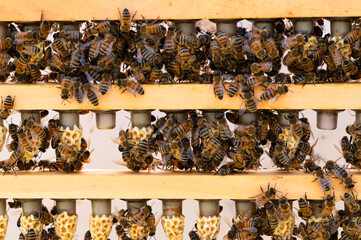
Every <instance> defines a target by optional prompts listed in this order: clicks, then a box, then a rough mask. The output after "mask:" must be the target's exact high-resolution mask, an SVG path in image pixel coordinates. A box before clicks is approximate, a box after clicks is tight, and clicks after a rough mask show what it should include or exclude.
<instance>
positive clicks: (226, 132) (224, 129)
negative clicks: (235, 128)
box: [216, 113, 232, 141]
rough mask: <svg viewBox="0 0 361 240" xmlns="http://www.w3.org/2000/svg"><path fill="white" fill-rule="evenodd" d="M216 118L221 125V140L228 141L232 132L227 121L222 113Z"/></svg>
mask: <svg viewBox="0 0 361 240" xmlns="http://www.w3.org/2000/svg"><path fill="white" fill-rule="evenodd" d="M216 118H217V122H218V125H219V136H220V138H221V140H223V141H227V140H228V139H229V138H230V137H231V136H232V132H231V130H230V129H229V126H228V124H227V120H226V118H225V117H224V115H223V114H222V113H220V114H218V115H217V116H216Z"/></svg>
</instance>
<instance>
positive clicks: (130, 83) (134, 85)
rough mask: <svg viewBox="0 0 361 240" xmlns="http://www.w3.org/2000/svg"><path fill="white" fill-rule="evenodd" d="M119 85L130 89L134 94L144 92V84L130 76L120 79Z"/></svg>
mask: <svg viewBox="0 0 361 240" xmlns="http://www.w3.org/2000/svg"><path fill="white" fill-rule="evenodd" d="M118 86H119V87H123V88H125V90H128V91H129V92H130V93H131V94H133V95H134V96H138V95H143V94H144V89H143V88H142V86H140V85H139V84H138V82H137V81H136V80H135V79H129V78H126V79H120V80H119V81H118ZM125 90H124V91H125Z"/></svg>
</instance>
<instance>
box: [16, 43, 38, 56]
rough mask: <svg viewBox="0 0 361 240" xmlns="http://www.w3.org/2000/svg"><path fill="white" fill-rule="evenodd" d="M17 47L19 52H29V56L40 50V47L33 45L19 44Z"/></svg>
mask: <svg viewBox="0 0 361 240" xmlns="http://www.w3.org/2000/svg"><path fill="white" fill-rule="evenodd" d="M16 49H17V50H18V52H21V53H22V54H27V55H29V56H32V55H35V54H38V53H39V52H40V48H39V47H37V46H33V45H17V46H16Z"/></svg>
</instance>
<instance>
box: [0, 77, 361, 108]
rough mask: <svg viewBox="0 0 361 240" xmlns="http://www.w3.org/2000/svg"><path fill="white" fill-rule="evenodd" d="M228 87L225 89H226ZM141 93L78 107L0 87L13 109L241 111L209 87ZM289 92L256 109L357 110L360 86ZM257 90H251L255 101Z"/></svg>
mask: <svg viewBox="0 0 361 240" xmlns="http://www.w3.org/2000/svg"><path fill="white" fill-rule="evenodd" d="M226 87H227V88H228V86H226ZM143 88H144V91H145V94H144V95H139V96H137V97H135V96H133V95H132V94H130V93H129V92H128V91H126V92H124V93H123V94H121V93H122V91H123V90H119V88H118V87H116V86H114V87H113V89H112V91H110V92H109V93H107V94H106V95H104V96H102V95H99V96H98V98H99V102H100V104H99V106H97V107H94V106H93V105H91V103H90V102H89V101H86V103H85V104H78V103H77V102H76V101H75V99H74V98H73V99H71V103H69V102H66V101H62V100H61V98H60V89H59V88H58V85H45V84H42V85H41V84H38V85H22V84H0V96H2V97H3V98H5V97H6V96H7V95H11V96H16V98H15V106H14V108H15V109H16V110H37V109H58V110H67V109H69V110H71V109H91V110H101V109H102V110H111V109H113V110H117V109H129V110H141V109H163V110H171V109H174V110H178V109H182V110H183V109H240V108H241V107H242V108H244V105H242V104H243V100H242V99H241V98H240V97H234V98H230V97H228V95H227V94H225V96H224V98H223V99H222V100H219V99H218V98H216V97H215V96H214V94H213V89H212V86H211V85H209V84H175V85H143ZM289 88H290V90H291V91H292V92H289V93H287V94H286V95H283V96H281V97H280V98H279V99H278V100H277V102H276V103H274V104H273V105H269V104H268V101H262V102H259V103H258V108H259V109H361V101H360V92H361V84H355V83H352V84H351V83H350V84H320V85H312V84H310V85H306V86H305V87H302V86H299V85H298V86H295V85H293V86H290V87H289ZM262 92H263V90H262V89H261V88H257V89H256V91H255V95H256V97H258V98H259V96H260V94H261V93H262Z"/></svg>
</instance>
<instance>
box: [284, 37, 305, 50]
mask: <svg viewBox="0 0 361 240" xmlns="http://www.w3.org/2000/svg"><path fill="white" fill-rule="evenodd" d="M303 42H304V36H303V35H302V34H297V35H294V36H291V37H288V38H285V39H283V40H282V41H281V47H282V49H283V50H287V49H290V48H293V47H294V46H296V45H300V44H302V43H303Z"/></svg>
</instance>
